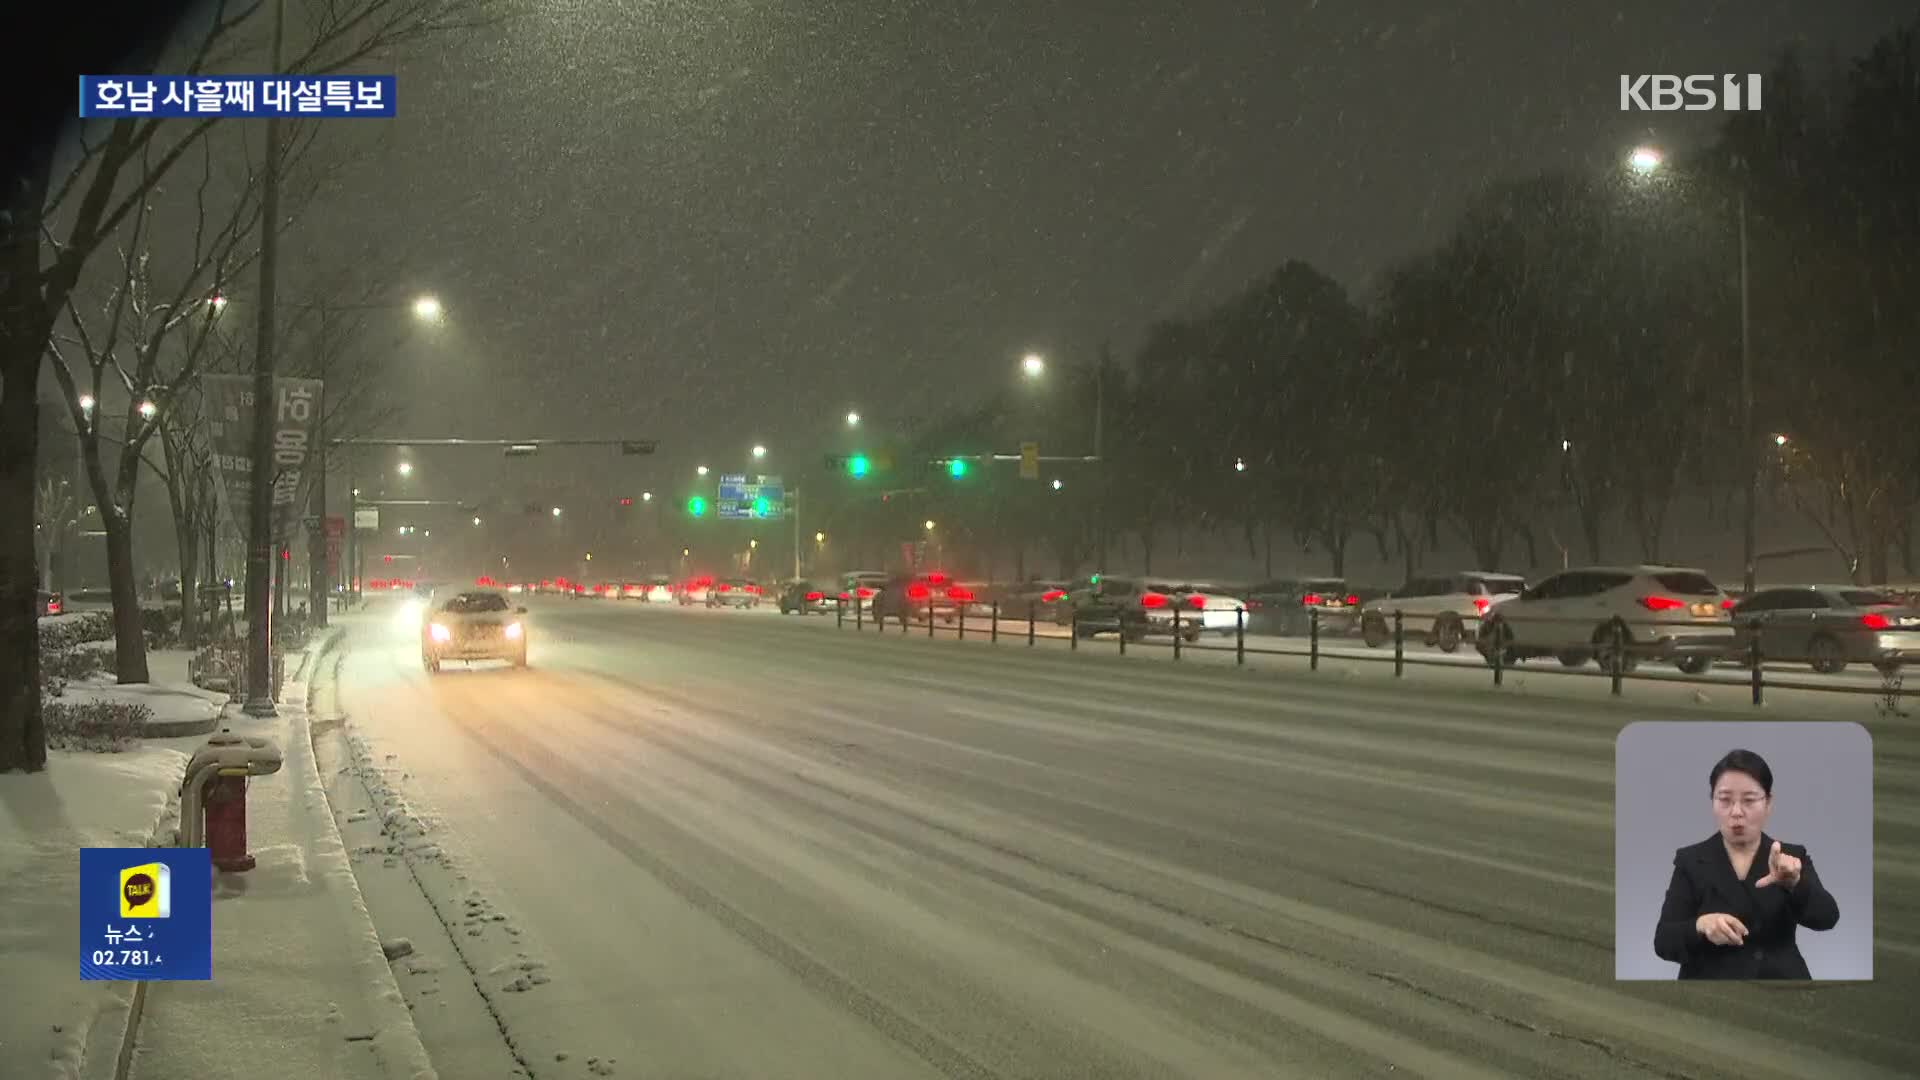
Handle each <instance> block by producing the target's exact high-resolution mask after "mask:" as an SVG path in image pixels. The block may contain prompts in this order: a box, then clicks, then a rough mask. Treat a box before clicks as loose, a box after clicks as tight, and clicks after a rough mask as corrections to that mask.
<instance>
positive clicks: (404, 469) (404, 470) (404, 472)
mask: <svg viewBox="0 0 1920 1080" xmlns="http://www.w3.org/2000/svg"><path fill="white" fill-rule="evenodd" d="M400 475H401V476H412V475H413V462H411V461H403V462H401V463H400Z"/></svg>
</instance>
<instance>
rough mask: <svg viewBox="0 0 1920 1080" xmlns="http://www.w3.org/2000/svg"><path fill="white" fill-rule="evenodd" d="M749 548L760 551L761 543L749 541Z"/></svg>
mask: <svg viewBox="0 0 1920 1080" xmlns="http://www.w3.org/2000/svg"><path fill="white" fill-rule="evenodd" d="M747 547H748V548H750V549H758V548H759V547H760V541H758V540H749V541H747Z"/></svg>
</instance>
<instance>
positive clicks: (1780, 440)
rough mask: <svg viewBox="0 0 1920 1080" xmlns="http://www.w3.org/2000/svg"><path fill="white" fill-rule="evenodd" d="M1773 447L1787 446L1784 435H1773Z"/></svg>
mask: <svg viewBox="0 0 1920 1080" xmlns="http://www.w3.org/2000/svg"><path fill="white" fill-rule="evenodd" d="M1773 445H1775V446H1785V445H1787V437H1786V436H1785V435H1775V436H1774V437H1773Z"/></svg>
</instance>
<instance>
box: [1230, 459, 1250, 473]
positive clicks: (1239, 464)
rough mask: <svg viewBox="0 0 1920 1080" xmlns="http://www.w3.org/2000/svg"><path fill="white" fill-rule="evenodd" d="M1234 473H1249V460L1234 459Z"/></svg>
mask: <svg viewBox="0 0 1920 1080" xmlns="http://www.w3.org/2000/svg"><path fill="white" fill-rule="evenodd" d="M1233 471H1234V472H1246V471H1247V459H1246V458H1234V459H1233Z"/></svg>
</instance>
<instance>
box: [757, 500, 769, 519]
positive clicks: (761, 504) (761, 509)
mask: <svg viewBox="0 0 1920 1080" xmlns="http://www.w3.org/2000/svg"><path fill="white" fill-rule="evenodd" d="M772 508H773V504H772V503H770V502H768V501H767V500H765V499H755V500H753V516H754V517H757V518H763V517H766V516H767V512H768V511H769V510H771V509H772Z"/></svg>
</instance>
